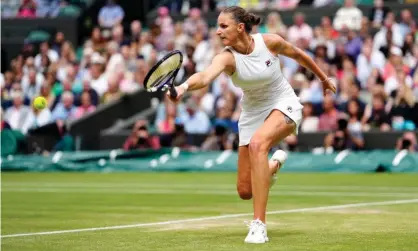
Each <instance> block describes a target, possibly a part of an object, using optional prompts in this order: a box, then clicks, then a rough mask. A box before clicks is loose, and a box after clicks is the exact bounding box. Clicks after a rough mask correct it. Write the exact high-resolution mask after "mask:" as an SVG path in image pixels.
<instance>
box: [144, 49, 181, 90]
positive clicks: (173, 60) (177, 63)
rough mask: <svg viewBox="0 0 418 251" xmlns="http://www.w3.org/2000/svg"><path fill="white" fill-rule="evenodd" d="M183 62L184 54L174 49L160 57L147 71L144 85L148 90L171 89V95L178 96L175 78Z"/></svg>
mask: <svg viewBox="0 0 418 251" xmlns="http://www.w3.org/2000/svg"><path fill="white" fill-rule="evenodd" d="M182 63H183V54H182V53H181V52H180V51H179V50H174V51H171V52H170V53H168V54H167V55H165V56H164V57H163V58H162V59H160V60H159V61H158V62H157V63H156V64H155V65H154V66H153V67H152V68H151V70H150V71H149V72H148V73H147V75H146V76H145V79H144V86H145V88H146V90H147V91H148V92H156V91H166V90H168V89H170V96H171V97H173V98H176V97H177V91H176V89H175V86H174V80H175V78H176V76H177V73H178V72H179V70H180V67H181V64H182Z"/></svg>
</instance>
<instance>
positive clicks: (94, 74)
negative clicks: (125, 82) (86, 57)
mask: <svg viewBox="0 0 418 251" xmlns="http://www.w3.org/2000/svg"><path fill="white" fill-rule="evenodd" d="M105 65H106V61H105V59H104V58H103V57H102V56H100V55H99V54H93V56H92V58H91V66H90V76H91V80H90V85H91V87H92V88H93V89H94V90H95V91H96V92H97V94H98V95H99V96H100V97H101V96H103V94H104V93H105V92H106V91H107V89H108V83H107V80H106V76H105V74H103V72H104V68H105Z"/></svg>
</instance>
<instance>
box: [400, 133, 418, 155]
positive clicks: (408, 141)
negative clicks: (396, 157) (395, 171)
mask: <svg viewBox="0 0 418 251" xmlns="http://www.w3.org/2000/svg"><path fill="white" fill-rule="evenodd" d="M404 149H406V150H408V151H409V152H412V153H414V152H417V151H418V144H417V137H416V136H415V133H414V132H404V133H403V135H402V137H401V138H399V139H398V140H397V142H396V150H404Z"/></svg>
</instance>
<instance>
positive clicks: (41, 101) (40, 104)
mask: <svg viewBox="0 0 418 251" xmlns="http://www.w3.org/2000/svg"><path fill="white" fill-rule="evenodd" d="M46 105H47V101H46V99H45V98H44V97H37V98H35V100H34V101H33V106H34V107H35V108H36V109H38V110H42V109H44V108H45V107H46Z"/></svg>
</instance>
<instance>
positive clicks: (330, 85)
mask: <svg viewBox="0 0 418 251" xmlns="http://www.w3.org/2000/svg"><path fill="white" fill-rule="evenodd" d="M322 90H323V94H324V96H325V95H327V94H328V93H329V92H330V91H331V92H333V93H336V92H337V87H336V85H335V84H334V82H333V81H332V79H331V78H327V79H326V80H324V81H323V82H322Z"/></svg>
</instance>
